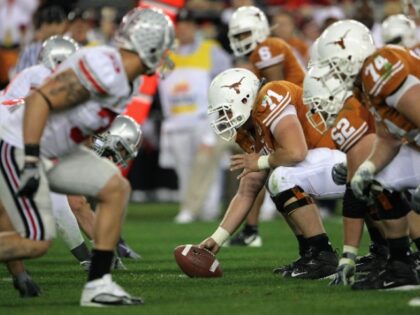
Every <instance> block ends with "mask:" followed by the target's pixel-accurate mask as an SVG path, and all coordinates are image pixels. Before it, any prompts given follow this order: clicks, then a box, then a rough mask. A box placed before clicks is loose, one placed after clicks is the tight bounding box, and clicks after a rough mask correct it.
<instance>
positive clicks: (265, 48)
mask: <svg viewBox="0 0 420 315" xmlns="http://www.w3.org/2000/svg"><path fill="white" fill-rule="evenodd" d="M249 61H250V62H251V63H252V64H253V66H254V71H255V73H256V75H257V76H258V77H261V70H264V69H265V68H268V67H271V66H274V65H277V64H282V66H283V80H285V81H288V82H292V83H294V84H297V85H299V86H302V83H303V79H304V77H305V70H304V68H303V66H302V65H301V64H300V62H299V59H298V58H297V57H296V55H295V54H294V52H293V50H292V48H291V47H290V46H289V45H288V44H287V43H286V42H285V41H284V40H282V39H280V38H275V37H269V38H267V39H266V40H265V41H263V42H262V43H259V44H258V45H257V47H255V49H254V50H253V52H252V53H251V55H250V56H249Z"/></svg>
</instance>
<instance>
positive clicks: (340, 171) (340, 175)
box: [331, 162, 347, 185]
mask: <svg viewBox="0 0 420 315" xmlns="http://www.w3.org/2000/svg"><path fill="white" fill-rule="evenodd" d="M331 175H332V179H333V181H334V183H336V184H337V185H345V184H346V182H347V165H346V163H345V162H341V163H337V164H334V166H333V168H332V171H331Z"/></svg>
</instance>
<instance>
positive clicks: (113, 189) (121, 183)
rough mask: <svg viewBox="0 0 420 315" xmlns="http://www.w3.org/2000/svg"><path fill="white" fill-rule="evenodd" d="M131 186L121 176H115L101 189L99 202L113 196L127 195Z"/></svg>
mask: <svg viewBox="0 0 420 315" xmlns="http://www.w3.org/2000/svg"><path fill="white" fill-rule="evenodd" d="M130 192H131V186H130V183H129V181H128V180H127V179H126V178H124V177H123V176H122V175H121V174H115V175H114V176H112V177H111V178H110V180H109V181H108V182H107V183H106V185H105V186H104V187H103V188H102V189H101V191H100V192H99V194H98V197H99V198H100V199H101V200H106V199H107V198H108V197H109V196H111V195H114V194H121V195H124V196H126V195H129V194H130Z"/></svg>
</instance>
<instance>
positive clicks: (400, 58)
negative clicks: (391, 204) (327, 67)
mask: <svg viewBox="0 0 420 315" xmlns="http://www.w3.org/2000/svg"><path fill="white" fill-rule="evenodd" d="M419 65H420V56H419V55H417V54H416V53H415V51H413V50H408V49H405V48H402V47H400V46H395V45H387V46H384V47H383V48H381V49H378V50H377V51H376V52H375V53H373V54H372V55H371V56H369V57H368V58H367V59H366V61H365V62H364V64H363V67H362V69H361V71H360V74H359V75H360V79H361V84H362V90H363V94H362V95H361V98H363V101H364V103H365V104H367V105H368V107H369V110H370V111H371V112H372V114H373V116H374V118H375V120H376V122H377V123H378V124H382V125H383V126H385V127H386V129H387V130H388V131H389V132H390V133H391V134H392V135H393V136H394V137H396V138H398V139H401V140H402V141H403V142H404V143H405V144H403V145H402V147H401V149H400V151H399V153H398V154H397V156H395V158H394V159H393V160H392V161H391V162H390V163H389V164H388V165H387V167H386V168H385V169H383V170H382V171H381V172H379V173H378V174H377V177H376V178H377V180H378V181H380V182H381V183H382V184H383V185H384V186H385V187H386V188H390V189H394V190H404V189H410V188H415V187H416V186H417V185H418V184H419V183H420V154H419V152H420V151H419V150H420V129H419V126H415V125H414V124H413V123H412V122H411V121H410V120H409V118H407V117H405V116H404V115H403V114H401V113H399V112H398V109H397V108H396V105H397V104H398V101H399V100H400V98H401V96H402V95H404V93H405V92H406V91H407V90H408V89H410V88H411V87H412V86H414V85H417V84H420V80H419V79H420V67H419ZM395 174H398V178H394V180H393V181H391V182H390V181H389V180H387V178H392V176H394V177H395Z"/></svg>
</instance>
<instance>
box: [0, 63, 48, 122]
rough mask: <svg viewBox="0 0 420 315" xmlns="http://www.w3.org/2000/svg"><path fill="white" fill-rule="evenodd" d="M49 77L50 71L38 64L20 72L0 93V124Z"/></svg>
mask: <svg viewBox="0 0 420 315" xmlns="http://www.w3.org/2000/svg"><path fill="white" fill-rule="evenodd" d="M50 75H51V70H50V69H49V68H47V67H46V66H44V65H42V64H39V65H36V66H33V67H30V68H26V69H25V70H23V71H22V72H20V73H19V74H18V75H17V76H16V77H15V78H14V79H13V80H12V81H11V82H10V83H9V85H7V87H6V88H5V89H4V90H2V91H1V92H0V124H2V123H3V121H5V120H7V117H8V116H9V114H10V112H11V111H12V110H13V108H14V107H15V106H16V105H19V104H22V103H23V99H24V97H26V96H27V95H28V94H29V92H30V91H31V90H32V89H36V88H38V87H40V86H41V84H42V82H44V81H45V79H46V78H48V77H49V76H50Z"/></svg>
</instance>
